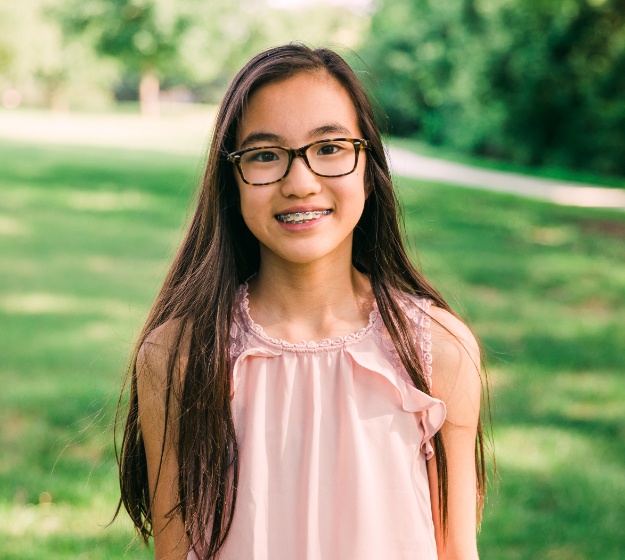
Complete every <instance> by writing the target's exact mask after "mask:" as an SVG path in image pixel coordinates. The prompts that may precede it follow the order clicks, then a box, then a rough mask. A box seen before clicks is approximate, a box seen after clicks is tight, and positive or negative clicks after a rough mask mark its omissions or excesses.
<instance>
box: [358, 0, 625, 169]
mask: <svg viewBox="0 0 625 560" xmlns="http://www.w3.org/2000/svg"><path fill="white" fill-rule="evenodd" d="M364 58H365V60H366V61H367V62H368V63H369V65H370V66H371V68H372V70H373V73H374V74H375V75H376V77H377V79H378V80H379V82H380V84H381V85H380V87H379V91H380V93H379V97H380V101H381V103H382V105H383V107H384V108H385V109H386V111H387V113H388V115H389V119H390V123H391V128H392V132H393V133H394V134H397V135H406V136H416V137H419V138H421V139H423V140H425V141H427V142H430V143H433V144H441V145H446V146H449V147H452V148H454V149H458V150H461V151H465V152H472V153H474V154H481V155H487V156H494V157H498V158H502V159H510V160H513V161H515V162H518V163H521V164H528V165H557V166H568V167H571V168H574V169H575V168H577V169H586V170H591V171H597V172H605V173H613V174H625V158H623V153H625V135H624V134H623V133H622V131H623V130H624V129H625V98H624V97H623V95H622V92H623V91H624V90H625V2H624V1H623V0H593V1H588V2H586V1H579V0H564V1H548V2H543V1H542V0H532V1H518V0H517V1H515V0H451V1H449V2H434V1H429V0H414V1H412V2H407V1H405V0H386V1H385V2H384V3H383V5H382V7H381V9H380V10H379V11H378V12H377V13H376V14H375V15H374V17H373V20H372V25H371V33H370V37H369V39H368V41H367V44H366V46H365V50H364Z"/></svg>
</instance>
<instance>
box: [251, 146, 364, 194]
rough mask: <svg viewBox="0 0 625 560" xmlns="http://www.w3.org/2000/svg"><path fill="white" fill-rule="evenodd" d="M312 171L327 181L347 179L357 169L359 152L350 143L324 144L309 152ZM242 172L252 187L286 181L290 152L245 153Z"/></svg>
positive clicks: (310, 149) (266, 149)
mask: <svg viewBox="0 0 625 560" xmlns="http://www.w3.org/2000/svg"><path fill="white" fill-rule="evenodd" d="M306 157H307V159H308V163H309V164H310V168H311V169H312V171H314V172H315V173H317V174H318V175H324V176H326V177H336V176H338V175H345V174H347V173H350V172H351V171H353V169H354V167H355V165H356V148H355V146H354V144H352V143H351V142H346V141H340V140H337V141H334V142H321V143H319V144H313V145H312V146H309V147H308V149H307V150H306ZM240 166H241V171H242V173H243V177H245V180H246V181H248V182H250V183H256V184H262V183H273V182H276V181H279V180H280V179H282V178H283V177H284V175H285V173H286V171H287V168H288V166H289V152H288V151H287V150H285V149H283V148H259V149H257V150H251V151H249V152H245V153H244V154H243V155H242V156H241V160H240Z"/></svg>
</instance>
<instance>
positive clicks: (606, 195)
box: [389, 147, 625, 210]
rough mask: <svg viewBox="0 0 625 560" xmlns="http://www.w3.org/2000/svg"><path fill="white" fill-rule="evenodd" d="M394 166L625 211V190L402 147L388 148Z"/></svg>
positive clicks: (398, 170)
mask: <svg viewBox="0 0 625 560" xmlns="http://www.w3.org/2000/svg"><path fill="white" fill-rule="evenodd" d="M389 153H390V158H391V169H392V170H393V172H394V173H395V174H396V175H400V176H402V177H411V178H414V179H427V180H431V181H439V182H441V183H450V184H453V185H458V186H462V187H469V188H478V189H484V190H488V191H497V192H505V193H511V194H516V195H519V196H525V197H529V198H538V199H541V200H548V201H550V202H555V203H557V204H563V205H566V206H584V207H587V208H615V209H619V210H625V190H621V189H610V188H605V187H595V186H593V185H584V184H580V183H566V182H562V181H554V180H551V179H541V178H536V177H529V176H527V175H520V174H518V173H505V172H501V171H491V170H488V169H482V168H479V167H471V166H469V165H463V164H460V163H452V162H449V161H443V160H439V159H434V158H431V157H426V156H422V155H418V154H414V153H412V152H408V151H406V150H402V149H400V148H394V147H391V148H390V149H389Z"/></svg>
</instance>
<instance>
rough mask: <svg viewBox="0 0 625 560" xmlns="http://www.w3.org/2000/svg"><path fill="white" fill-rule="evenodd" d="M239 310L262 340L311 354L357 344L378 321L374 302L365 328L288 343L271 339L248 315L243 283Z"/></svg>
mask: <svg viewBox="0 0 625 560" xmlns="http://www.w3.org/2000/svg"><path fill="white" fill-rule="evenodd" d="M239 298H240V305H239V307H240V310H241V318H242V320H243V322H244V323H245V326H246V327H247V328H248V329H249V330H250V331H252V332H253V333H254V334H256V335H257V336H258V337H259V338H261V339H262V340H264V341H266V342H269V343H270V344H273V345H274V346H279V347H281V348H283V349H285V350H288V351H294V352H311V351H313V352H314V351H318V350H324V349H331V348H336V347H337V346H345V345H347V344H351V343H354V342H358V341H359V340H360V339H362V338H363V337H364V336H366V335H367V334H369V332H370V331H371V330H372V329H373V327H374V325H375V323H376V322H377V321H378V318H379V313H378V305H377V302H376V301H375V300H374V302H373V308H372V310H371V312H370V313H369V322H368V323H367V325H366V326H364V327H362V328H361V329H359V330H357V331H356V332H353V333H350V334H347V335H345V336H338V337H336V338H324V339H322V340H319V341H316V340H302V341H301V342H288V341H286V340H283V339H281V338H273V337H271V336H269V335H268V334H267V333H266V332H265V330H264V329H263V327H261V326H260V325H259V324H258V323H255V322H254V320H253V319H252V316H251V315H250V300H249V297H248V284H247V282H244V283H243V284H242V285H241V288H240V293H239Z"/></svg>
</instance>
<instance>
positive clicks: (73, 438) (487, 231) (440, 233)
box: [0, 140, 625, 560]
mask: <svg viewBox="0 0 625 560" xmlns="http://www.w3.org/2000/svg"><path fill="white" fill-rule="evenodd" d="M0 158H1V165H0V190H1V193H2V196H0V268H1V270H2V272H3V273H2V274H1V275H0V327H1V332H2V336H1V337H0V355H1V356H2V360H1V361H0V384H1V386H2V388H3V390H2V391H1V392H0V421H1V422H2V425H3V430H2V432H1V434H0V449H1V450H2V452H1V454H0V558H2V559H4V560H15V559H20V560H22V559H24V560H25V559H33V560H34V559H41V558H46V559H47V560H57V559H59V560H60V559H63V560H65V559H67V558H84V559H89V560H91V559H100V558H102V559H105V558H106V559H115V558H123V557H132V558H139V559H141V558H151V557H152V556H151V554H150V553H149V552H147V551H142V550H141V549H140V548H139V547H138V546H136V545H133V547H132V548H131V549H130V551H128V552H126V547H127V545H128V543H129V542H130V540H131V538H132V530H131V527H130V525H129V523H127V522H126V521H125V519H121V520H118V521H116V522H115V523H114V524H113V525H112V526H110V527H108V528H105V525H106V524H107V523H108V521H109V520H110V518H111V517H112V514H113V511H114V509H115V505H116V501H117V482H116V467H115V462H114V456H113V448H112V442H111V437H112V436H111V433H112V432H111V421H112V413H113V411H114V408H115V405H116V399H117V392H118V389H119V386H120V380H121V376H122V375H123V370H124V365H125V363H126V360H127V357H128V354H129V352H130V349H131V347H132V344H133V339H134V336H135V335H136V333H137V331H138V329H139V328H140V326H141V322H142V320H143V318H144V317H145V314H146V312H147V309H148V307H149V305H150V303H151V300H152V299H153V297H154V295H155V293H156V290H157V289H158V285H159V282H160V280H161V279H162V278H163V275H164V274H165V271H166V266H167V262H168V260H169V259H170V258H171V256H172V253H173V251H174V250H175V247H176V244H177V242H178V241H179V239H180V236H181V233H182V227H183V223H184V222H185V218H186V215H187V212H188V208H189V199H190V197H191V194H192V192H193V189H194V185H195V183H196V179H197V176H198V174H199V163H198V161H197V158H196V157H194V156H191V155H166V154H163V153H157V152H142V151H137V150H115V149H111V148H97V149H96V148H89V147H76V146H74V147H61V146H56V147H51V146H46V145H42V144H36V143H24V144H17V143H10V142H8V141H5V140H3V141H0ZM400 190H401V198H402V201H403V203H404V205H405V223H406V230H407V236H408V238H409V242H410V245H411V246H412V247H413V248H414V249H415V251H418V253H419V257H420V262H421V266H422V267H423V269H424V270H425V272H426V273H427V274H428V275H429V276H430V277H431V278H432V279H433V280H434V281H435V282H436V284H437V285H438V286H439V287H440V288H441V289H442V291H443V292H444V294H445V295H446V296H447V297H448V298H449V300H450V302H451V303H452V305H453V306H454V307H455V308H456V309H457V310H458V311H459V312H460V313H461V314H462V315H463V316H464V317H466V318H467V319H468V320H469V321H470V324H471V325H472V326H473V328H474V330H475V332H476V333H477V334H478V336H479V337H480V338H481V340H482V342H483V344H484V348H485V352H486V355H487V358H488V363H489V369H490V382H491V386H492V394H493V400H494V407H493V419H494V423H493V433H494V440H495V445H496V453H497V461H498V466H499V477H498V480H497V481H496V483H495V484H494V487H493V488H492V489H491V492H490V495H489V498H488V503H487V507H486V511H485V514H484V522H483V526H482V532H481V535H480V550H481V554H482V557H483V558H485V559H491V558H492V559H506V560H508V559H510V560H516V559H519V560H521V559H523V560H525V559H527V560H534V559H542V558H544V559H548V560H569V559H570V560H583V559H591V558H592V559H593V560H595V559H598V558H601V559H602V560H609V559H615V560H616V559H617V558H622V554H623V552H622V551H623V550H625V532H624V531H623V526H625V515H624V513H623V499H622V497H623V496H625V445H624V444H625V407H624V406H623V402H625V375H624V369H625V368H624V366H625V359H624V358H623V350H622V347H623V341H625V320H624V318H625V243H624V241H623V240H624V239H625V214H623V213H616V212H608V211H598V210H587V209H579V208H565V207H559V206H554V205H550V204H547V203H541V202H535V201H528V200H522V199H519V198H515V197H512V196H507V195H498V194H494V193H485V192H478V191H471V190H467V189H460V188H454V187H453V186H446V185H435V184H429V183H425V182H418V181H409V180H403V179H402V180H400Z"/></svg>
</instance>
